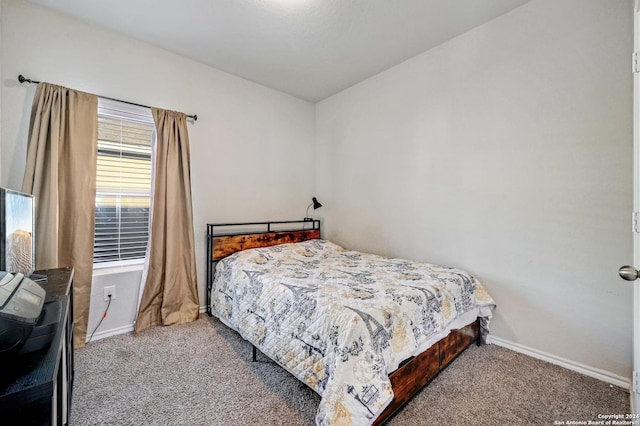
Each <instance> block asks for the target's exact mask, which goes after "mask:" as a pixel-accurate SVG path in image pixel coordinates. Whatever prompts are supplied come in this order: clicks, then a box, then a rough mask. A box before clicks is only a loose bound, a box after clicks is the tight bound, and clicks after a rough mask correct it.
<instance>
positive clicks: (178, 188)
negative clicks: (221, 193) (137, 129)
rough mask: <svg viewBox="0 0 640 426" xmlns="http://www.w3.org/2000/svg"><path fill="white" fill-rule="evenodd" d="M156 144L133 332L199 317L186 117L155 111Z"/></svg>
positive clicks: (180, 322) (164, 111) (193, 319)
mask: <svg viewBox="0 0 640 426" xmlns="http://www.w3.org/2000/svg"><path fill="white" fill-rule="evenodd" d="M151 111H152V113H153V118H154V121H155V124H156V133H157V138H156V146H155V157H154V159H153V161H154V166H153V170H154V172H153V173H154V176H153V189H152V207H151V225H150V226H151V232H150V233H149V258H148V259H147V262H146V265H147V266H146V268H145V269H146V270H145V271H144V273H143V276H145V277H146V279H145V282H144V287H143V290H142V296H141V298H140V306H139V310H138V316H137V318H136V323H135V331H136V332H139V331H142V330H144V329H146V328H148V327H150V326H153V325H171V324H182V323H186V322H191V321H195V320H196V319H197V318H198V312H199V302H198V285H197V281H196V265H195V244H194V238H193V211H192V203H191V171H190V164H191V163H190V152H189V134H188V130H187V116H186V115H185V114H183V113H179V112H174V111H166V110H162V109H158V108H152V109H151Z"/></svg>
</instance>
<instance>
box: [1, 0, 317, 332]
mask: <svg viewBox="0 0 640 426" xmlns="http://www.w3.org/2000/svg"><path fill="white" fill-rule="evenodd" d="M1 31H2V32H1V43H2V44H1V49H2V56H1V68H0V72H1V75H2V77H3V80H2V85H1V89H0V95H1V102H2V103H1V110H2V117H1V120H2V121H1V122H0V123H1V133H0V138H1V139H0V140H1V145H0V149H1V152H2V158H1V161H0V164H1V169H0V170H1V178H0V184H1V185H2V186H8V187H11V188H17V189H19V188H20V187H21V183H22V176H23V173H24V164H25V156H26V145H27V133H28V127H29V116H30V110H31V102H32V99H33V94H34V91H35V86H31V87H29V86H28V85H20V84H19V83H18V82H17V77H18V75H19V74H24V75H25V76H27V77H30V78H33V79H36V80H43V81H48V82H51V83H56V84H61V85H64V86H68V87H71V88H75V89H78V90H83V91H87V92H91V93H96V94H99V95H104V96H108V97H114V98H119V99H124V100H129V101H133V102H138V103H142V104H146V105H153V106H158V107H163V108H168V109H173V110H177V111H183V112H186V113H188V114H198V121H197V122H196V123H195V124H194V125H190V126H189V133H190V142H191V167H192V168H191V179H192V190H193V204H194V205H193V208H194V227H195V242H196V249H197V251H196V261H197V268H198V285H199V287H200V297H201V301H200V304H201V305H202V306H204V304H205V299H204V288H205V281H204V270H205V264H204V256H205V254H204V249H205V241H204V237H205V232H206V230H205V224H206V223H209V222H220V221H245V220H266V219H271V220H278V219H280V220H284V219H292V218H302V215H303V214H304V209H305V208H306V206H307V204H308V201H309V200H310V198H311V196H312V195H313V194H312V190H313V186H314V176H313V143H314V138H315V133H314V132H315V127H314V126H315V123H314V121H315V116H314V105H313V104H311V103H309V102H305V101H302V100H299V99H296V98H293V97H291V96H289V95H285V94H283V93H281V92H277V91H275V90H272V89H268V88H266V87H263V86H260V85H257V84H255V83H251V82H249V81H247V80H243V79H241V78H237V77H234V76H231V75H229V74H226V73H224V72H221V71H218V70H215V69H212V68H210V67H208V66H205V65H202V64H200V63H197V62H195V61H192V60H189V59H187V58H184V57H181V56H178V55H175V54H172V53H169V52H167V51H164V50H161V49H158V48H155V47H153V46H151V45H148V44H145V43H142V42H137V41H135V40H132V39H129V38H126V37H123V36H120V35H117V34H115V33H113V32H110V31H106V30H102V29H100V28H96V27H93V26H90V25H87V24H84V23H81V22H79V21H76V20H73V19H71V18H68V17H65V16H63V15H60V14H57V13H55V12H52V11H50V10H48V9H44V8H41V7H38V6H35V5H32V4H30V3H27V2H25V1H22V0H4V3H3V5H2V25H1ZM136 276H138V275H136V273H132V274H131V277H130V279H128V280H124V281H131V282H129V283H124V282H123V280H122V277H121V276H118V277H115V278H114V281H113V282H116V283H118V284H117V285H118V286H137V282H135V281H136V278H135V277H136ZM98 284H99V285H102V284H105V285H106V284H108V280H106V279H105V278H104V277H102V278H101V279H100V281H98ZM129 290H130V289H120V288H119V289H118V290H117V291H118V294H122V295H125V294H127V293H128V291H129ZM96 291H97V293H98V294H101V293H102V289H97V290H96ZM135 302H136V301H135V300H128V301H127V300H126V298H124V297H118V300H117V301H114V306H113V308H114V309H115V308H116V306H115V305H116V304H125V303H135ZM103 308H104V304H103V302H102V299H101V298H98V299H97V302H96V298H92V307H91V310H92V314H91V315H92V318H94V316H95V315H98V316H99V315H100V313H101V312H102V310H103ZM96 311H98V313H97V314H96ZM122 311H123V312H129V306H126V307H122ZM126 317H127V315H124V314H123V315H122V316H121V321H120V322H111V323H110V326H112V327H120V326H121V325H125V324H121V323H126V322H127V321H128V318H126ZM111 319H112V320H113V318H111ZM102 330H103V329H102V327H101V330H100V331H102Z"/></svg>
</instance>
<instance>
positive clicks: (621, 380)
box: [489, 335, 631, 390]
mask: <svg viewBox="0 0 640 426" xmlns="http://www.w3.org/2000/svg"><path fill="white" fill-rule="evenodd" d="M489 338H490V339H489V343H490V344H494V345H496V346H501V347H503V348H506V349H511V350H512V351H515V352H519V353H521V354H524V355H528V356H530V357H533V358H536V359H539V360H542V361H546V362H549V363H551V364H555V365H559V366H560V367H564V368H567V369H569V370H572V371H576V372H578V373H581V374H584V375H585V376H589V377H593V378H594V379H598V380H602V381H603V382H606V383H609V384H612V385H615V386H619V387H621V388H623V389H625V390H630V389H631V381H630V379H629V378H628V377H622V376H618V375H617V374H613V373H611V372H609V371H605V370H600V369H598V368H593V367H589V366H588V365H584V364H580V363H578V362H574V361H570V360H568V359H565V358H562V357H559V356H555V355H551V354H549V353H546V352H542V351H539V350H537V349H533V348H529V347H527V346H523V345H520V344H518V343H513V342H510V341H508V340H505V339H501V338H499V337H495V336H492V335H489Z"/></svg>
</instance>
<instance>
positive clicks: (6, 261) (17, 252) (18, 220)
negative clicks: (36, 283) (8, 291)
mask: <svg viewBox="0 0 640 426" xmlns="http://www.w3.org/2000/svg"><path fill="white" fill-rule="evenodd" d="M33 207H34V204H33V196H32V195H29V194H24V193H22V192H18V191H13V190H10V189H5V188H0V270H2V271H7V272H12V273H16V272H20V273H22V274H24V275H26V276H29V275H30V274H31V273H32V272H33V271H34V269H35V246H34V238H33V231H34V225H33V223H34V221H33V212H34V210H33Z"/></svg>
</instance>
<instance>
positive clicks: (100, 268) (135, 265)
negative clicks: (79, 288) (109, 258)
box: [93, 259, 144, 277]
mask: <svg viewBox="0 0 640 426" xmlns="http://www.w3.org/2000/svg"><path fill="white" fill-rule="evenodd" d="M143 269H144V259H133V260H121V261H117V262H103V263H94V264H93V276H94V277H96V276H99V275H109V274H117V273H120V272H133V271H142V270H143Z"/></svg>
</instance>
